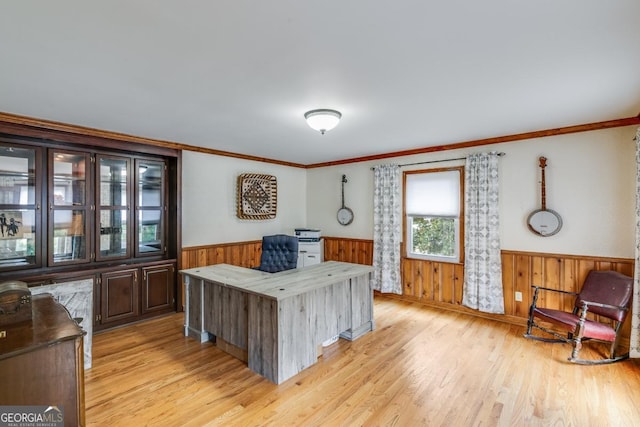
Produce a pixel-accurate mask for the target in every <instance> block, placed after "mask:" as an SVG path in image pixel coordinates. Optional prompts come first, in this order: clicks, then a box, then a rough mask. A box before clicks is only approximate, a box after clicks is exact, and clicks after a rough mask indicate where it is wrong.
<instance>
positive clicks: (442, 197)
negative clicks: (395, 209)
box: [404, 167, 463, 262]
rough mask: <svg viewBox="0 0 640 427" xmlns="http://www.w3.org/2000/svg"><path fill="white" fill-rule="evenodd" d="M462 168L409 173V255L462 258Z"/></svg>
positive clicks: (407, 201)
mask: <svg viewBox="0 0 640 427" xmlns="http://www.w3.org/2000/svg"><path fill="white" fill-rule="evenodd" d="M462 171H463V168H462V167H458V168H447V169H432V170H428V171H425V170H422V171H411V172H405V174H404V181H405V185H404V190H405V194H404V201H405V214H406V222H405V230H406V231H405V235H406V242H407V256H408V257H409V258H422V259H429V260H434V261H448V262H460V261H461V255H460V254H461V246H462V245H461V240H460V236H461V234H462V231H461V230H462V229H463V220H462V212H463V203H462V194H463V191H462V187H463V183H462Z"/></svg>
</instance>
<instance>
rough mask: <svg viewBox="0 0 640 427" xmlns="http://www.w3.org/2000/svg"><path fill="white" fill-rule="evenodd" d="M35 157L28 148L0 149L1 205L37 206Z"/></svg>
mask: <svg viewBox="0 0 640 427" xmlns="http://www.w3.org/2000/svg"><path fill="white" fill-rule="evenodd" d="M35 156H36V154H35V150H32V149H28V148H17V147H2V148H1V149H0V204H3V205H33V204H35V199H36V196H35V194H36V186H35V175H36V174H35V168H34V162H35Z"/></svg>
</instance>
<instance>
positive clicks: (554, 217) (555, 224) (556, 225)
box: [527, 157, 562, 237]
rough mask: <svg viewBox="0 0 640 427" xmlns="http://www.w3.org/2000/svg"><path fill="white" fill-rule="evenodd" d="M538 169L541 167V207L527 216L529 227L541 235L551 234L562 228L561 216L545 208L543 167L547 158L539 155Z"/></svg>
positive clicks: (545, 165)
mask: <svg viewBox="0 0 640 427" xmlns="http://www.w3.org/2000/svg"><path fill="white" fill-rule="evenodd" d="M539 160H540V169H542V184H541V186H542V191H541V194H542V208H541V209H537V210H535V211H533V212H531V214H530V215H529V218H527V224H528V225H529V229H530V230H531V231H533V232H534V233H535V234H537V235H539V236H543V237H548V236H553V235H554V234H556V233H557V232H558V231H560V229H561V228H562V218H561V217H560V214H558V212H556V211H553V210H551V209H547V195H546V188H545V179H544V169H545V168H546V167H547V158H546V157H540V159H539Z"/></svg>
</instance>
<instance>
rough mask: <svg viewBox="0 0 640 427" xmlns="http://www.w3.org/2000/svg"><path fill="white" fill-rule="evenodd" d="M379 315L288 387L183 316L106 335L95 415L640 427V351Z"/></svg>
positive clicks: (426, 315)
mask: <svg viewBox="0 0 640 427" xmlns="http://www.w3.org/2000/svg"><path fill="white" fill-rule="evenodd" d="M375 319H376V330H375V331H374V332H372V333H369V334H367V335H365V336H363V337H362V338H360V339H358V340H357V341H354V342H349V341H345V340H342V339H341V340H339V341H338V342H337V343H336V344H333V345H332V346H330V347H327V348H325V351H324V355H323V356H322V357H321V358H319V359H318V363H317V364H316V365H314V366H312V367H310V368H308V369H306V370H305V371H303V372H302V373H300V374H299V375H297V376H295V377H293V378H291V379H290V380H288V381H286V382H285V383H283V384H280V385H275V384H272V383H270V382H269V381H267V380H266V379H264V378H262V377H260V376H259V375H257V374H254V373H253V372H251V371H250V370H249V369H248V368H247V366H246V365H245V364H243V363H242V362H240V361H239V360H236V359H234V358H233V357H231V356H229V355H227V354H225V353H223V352H221V351H220V350H218V349H217V348H215V346H213V345H212V344H211V343H205V344H199V343H197V342H196V341H195V340H193V339H189V338H185V337H184V336H183V335H182V331H183V329H182V324H183V316H182V313H178V314H174V315H171V316H168V317H163V318H160V319H154V320H151V321H147V322H144V323H140V324H136V325H132V326H128V327H124V328H121V329H117V330H113V331H109V332H104V333H101V334H98V335H96V336H95V337H94V340H93V368H92V369H90V370H88V371H87V372H86V374H85V378H86V379H85V389H86V409H87V412H86V419H87V423H88V425H91V426H107V425H108V426H142V425H153V426H204V425H211V426H214V425H224V426H235V425H238V426H258V425H259V426H262V425H277V426H320V425H322V426H360V425H372V426H375V425H380V426H420V425H424V426H536V425H541V426H542V425H544V426H548V425H554V426H640V360H628V361H624V362H621V363H617V364H612V365H604V366H578V365H573V364H570V363H568V362H566V358H567V356H568V355H569V351H570V348H569V346H567V345H564V344H555V345H554V344H547V343H541V342H536V341H531V340H527V339H525V338H523V337H522V334H523V332H524V327H521V326H514V325H509V324H504V323H499V322H495V321H491V320H485V319H481V318H476V317H472V316H468V315H464V314H457V313H451V312H446V311H441V310H439V309H433V308H426V307H424V306H421V305H417V304H410V303H406V302H401V301H397V300H392V299H388V298H384V297H376V301H375ZM586 346H587V347H590V346H592V344H591V343H590V344H587V345H586ZM583 352H584V351H583ZM590 352H591V350H589V351H587V352H585V355H587V354H588V353H590Z"/></svg>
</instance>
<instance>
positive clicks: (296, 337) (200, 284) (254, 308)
mask: <svg viewBox="0 0 640 427" xmlns="http://www.w3.org/2000/svg"><path fill="white" fill-rule="evenodd" d="M372 270H373V268H372V267H370V266H367V265H361V264H350V263H344V262H337V261H329V262H325V263H321V264H316V265H312V266H309V267H304V268H301V269H294V270H287V271H282V272H279V273H265V272H262V271H259V270H252V269H248V268H243V267H237V266H233V265H228V264H216V265H210V266H206V267H198V268H192V269H189V270H182V271H181V274H183V275H184V279H185V301H186V310H185V330H184V333H185V335H187V336H190V337H193V338H196V339H198V340H200V342H204V341H207V340H210V339H215V341H216V345H217V346H218V347H219V348H221V349H222V350H224V351H226V352H228V353H230V354H232V355H233V356H235V357H237V358H240V359H242V360H244V361H246V362H247V363H248V365H249V369H251V370H252V371H254V372H257V373H258V374H260V375H263V376H265V377H267V378H268V379H269V380H271V381H273V382H274V383H277V384H280V383H282V382H283V381H285V380H287V379H288V378H291V377H292V376H294V375H296V374H297V373H298V372H300V371H302V370H303V369H305V368H307V367H309V366H311V365H313V364H314V363H316V361H317V358H318V356H319V354H318V349H319V348H320V346H321V344H322V343H323V342H324V341H326V340H328V339H331V338H332V337H335V336H337V335H339V336H340V337H342V338H345V339H348V340H354V339H356V338H358V337H360V336H361V335H363V334H365V333H367V332H369V331H371V330H373V329H374V320H373V290H372V289H371V285H370V282H371V272H372Z"/></svg>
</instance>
